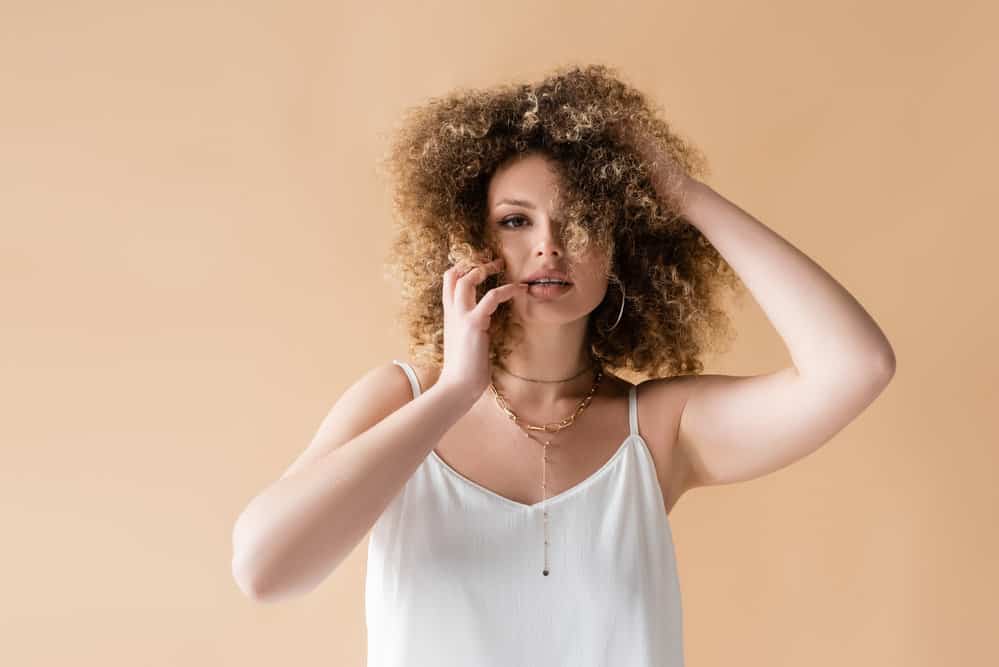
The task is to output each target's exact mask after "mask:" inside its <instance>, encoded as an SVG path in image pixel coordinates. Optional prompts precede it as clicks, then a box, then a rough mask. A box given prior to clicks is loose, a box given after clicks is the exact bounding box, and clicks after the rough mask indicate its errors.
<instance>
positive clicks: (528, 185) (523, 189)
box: [488, 153, 560, 210]
mask: <svg viewBox="0 0 999 667" xmlns="http://www.w3.org/2000/svg"><path fill="white" fill-rule="evenodd" d="M559 188H560V178H559V175H558V173H557V171H556V166H555V163H554V162H553V161H552V160H551V158H549V157H547V156H546V155H544V154H541V153H528V154H526V155H523V156H518V157H515V158H513V159H511V160H510V161H508V162H506V163H504V164H502V165H500V167H499V168H498V169H497V170H496V172H495V173H494V174H493V177H492V178H491V179H490V181H489V192H488V206H489V210H492V209H493V208H495V207H496V206H497V204H499V203H500V202H502V201H503V200H505V199H518V200H526V201H528V202H530V203H531V204H534V205H535V206H541V207H551V206H552V205H553V204H554V203H555V200H556V198H557V196H558V192H559Z"/></svg>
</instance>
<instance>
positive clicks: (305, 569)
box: [232, 362, 478, 601]
mask: <svg viewBox="0 0 999 667" xmlns="http://www.w3.org/2000/svg"><path fill="white" fill-rule="evenodd" d="M473 393H474V392H469V391H468V390H467V389H465V388H464V387H458V386H452V385H449V384H442V383H441V382H437V383H434V384H433V386H431V387H430V389H428V390H426V391H424V392H423V393H421V394H420V395H419V396H418V397H417V398H416V399H413V398H412V390H411V388H410V384H409V380H408V378H407V377H406V375H405V374H404V373H403V370H402V368H399V367H398V366H396V365H395V364H394V363H391V362H390V363H388V364H385V365H382V366H379V367H378V368H376V369H373V370H372V371H370V372H369V373H367V374H366V375H365V376H364V377H363V378H361V379H360V380H359V381H358V382H357V383H355V384H354V385H353V386H352V387H350V388H349V389H348V390H347V391H346V392H344V394H343V396H341V397H340V399H339V400H338V401H337V402H336V404H335V405H334V406H333V408H332V409H331V410H330V413H329V414H328V415H327V417H326V418H325V419H324V420H323V423H322V425H321V426H320V428H319V431H318V432H317V433H316V436H315V437H314V439H313V441H312V443H311V444H310V445H309V447H308V448H307V449H306V450H305V452H304V453H303V454H302V455H301V457H300V458H299V459H298V460H296V461H295V463H294V464H293V465H292V466H291V467H290V468H289V469H288V470H287V471H286V472H285V473H284V474H283V475H282V476H281V478H279V479H278V480H277V481H275V482H273V483H272V484H270V485H269V486H268V487H267V488H265V489H264V490H263V491H262V492H261V493H259V494H258V495H257V496H255V497H254V498H253V499H252V500H251V501H250V503H249V504H248V505H247V507H246V509H244V510H243V512H242V513H240V515H239V517H238V519H237V520H236V523H235V526H234V528H233V534H232V543H233V557H232V572H233V576H234V577H235V579H236V582H237V583H238V585H239V587H240V589H241V590H242V591H243V592H244V593H246V594H247V595H248V596H250V597H251V598H253V599H255V600H260V601H273V600H278V599H283V598H287V597H292V596H296V595H301V594H304V593H307V592H309V591H311V590H312V589H313V588H315V587H316V586H317V585H318V584H319V583H320V582H322V581H323V580H324V579H325V578H326V577H327V576H329V574H330V573H331V572H332V571H333V570H334V569H336V568H337V566H339V564H340V563H341V562H342V561H343V560H344V559H345V558H346V557H347V555H348V554H349V553H350V552H351V551H352V550H353V549H354V547H356V546H357V544H358V543H359V542H360V541H361V540H362V539H363V538H364V536H365V535H366V534H367V533H368V531H369V530H370V529H371V528H372V526H374V524H375V521H377V519H378V517H379V516H380V515H381V514H382V512H383V511H384V510H385V508H386V507H387V506H388V504H389V503H390V502H391V501H392V499H393V498H394V497H395V496H396V494H398V493H399V492H400V491H401V490H402V487H403V485H404V484H405V483H406V481H407V480H408V479H409V478H410V477H411V476H412V475H413V473H414V472H415V471H416V469H417V468H418V467H419V465H420V463H421V462H422V461H423V460H424V459H425V458H426V457H427V456H428V455H429V454H430V451H431V450H432V449H433V448H434V447H435V446H436V445H437V443H438V441H439V440H440V439H441V437H443V435H444V434H445V433H446V432H447V431H448V430H449V429H450V428H451V427H452V426H453V425H454V424H455V423H456V422H457V421H458V419H459V418H461V416H462V415H464V414H465V413H466V412H468V410H469V409H471V407H472V405H473V404H474V403H475V401H476V400H477V398H478V397H477V396H474V395H473Z"/></svg>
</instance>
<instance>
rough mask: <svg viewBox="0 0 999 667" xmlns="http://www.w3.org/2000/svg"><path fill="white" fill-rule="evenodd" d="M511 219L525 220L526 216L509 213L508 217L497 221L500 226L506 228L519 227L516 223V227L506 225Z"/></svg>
mask: <svg viewBox="0 0 999 667" xmlns="http://www.w3.org/2000/svg"><path fill="white" fill-rule="evenodd" d="M511 220H526V218H525V217H524V216H522V215H511V216H510V217H508V218H503V219H502V220H500V221H499V225H500V227H506V228H507V229H517V228H519V227H520V225H517V226H516V227H511V226H510V225H508V224H507V223H508V222H510V221H511Z"/></svg>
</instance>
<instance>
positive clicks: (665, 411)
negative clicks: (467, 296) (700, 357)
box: [637, 375, 697, 511]
mask: <svg viewBox="0 0 999 667" xmlns="http://www.w3.org/2000/svg"><path fill="white" fill-rule="evenodd" d="M696 380H697V376H696V375H676V376H672V377H666V378H653V379H649V380H645V381H643V382H640V383H639V384H638V385H637V399H638V425H639V431H640V432H641V435H642V438H643V439H644V440H645V441H646V443H648V445H649V449H650V450H651V453H652V455H653V458H654V459H655V461H656V467H657V469H658V470H659V476H660V484H661V486H662V488H663V496H664V497H665V498H666V503H667V508H668V509H667V511H669V508H672V507H673V505H674V504H675V503H676V501H677V500H678V499H679V497H680V495H682V494H683V492H684V491H685V490H686V484H687V480H688V478H689V477H688V475H689V470H690V462H689V461H688V460H687V459H686V457H685V456H684V453H683V451H682V448H680V447H678V446H677V441H678V437H679V430H680V417H681V415H682V414H683V408H684V406H685V405H686V402H687V397H688V396H689V395H690V392H691V390H692V388H693V386H694V385H695V384H696Z"/></svg>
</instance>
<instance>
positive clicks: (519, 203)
mask: <svg viewBox="0 0 999 667" xmlns="http://www.w3.org/2000/svg"><path fill="white" fill-rule="evenodd" d="M503 204H511V205H513V206H523V207H524V208H537V207H536V206H535V205H534V204H532V203H531V202H529V201H527V200H525V199H501V200H499V201H498V202H496V206H494V207H493V208H499V207H500V206H502V205H503Z"/></svg>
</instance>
